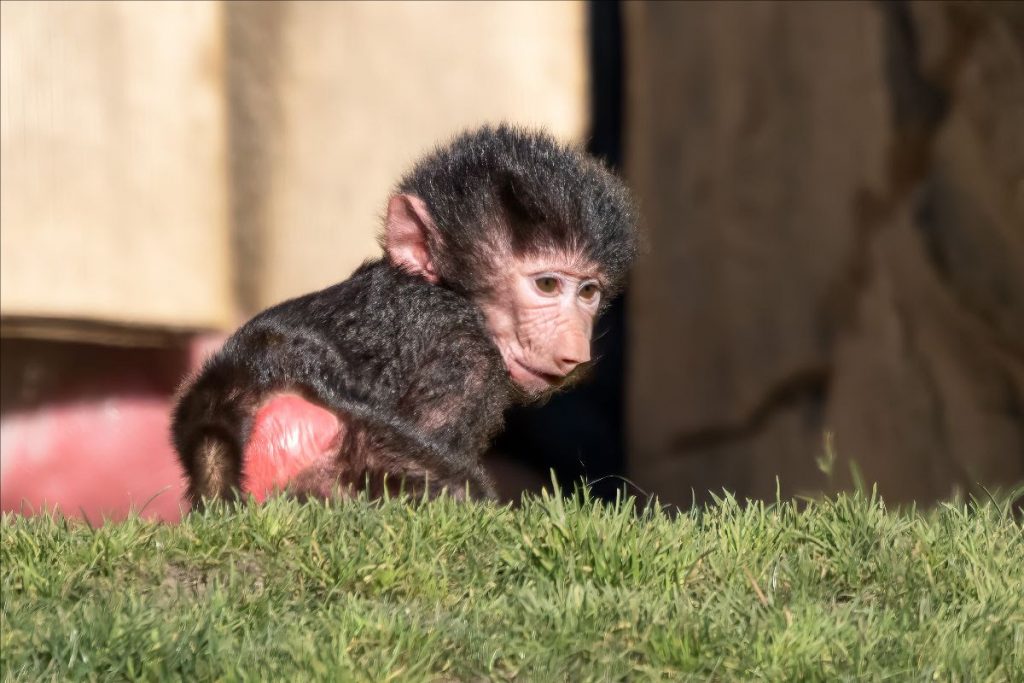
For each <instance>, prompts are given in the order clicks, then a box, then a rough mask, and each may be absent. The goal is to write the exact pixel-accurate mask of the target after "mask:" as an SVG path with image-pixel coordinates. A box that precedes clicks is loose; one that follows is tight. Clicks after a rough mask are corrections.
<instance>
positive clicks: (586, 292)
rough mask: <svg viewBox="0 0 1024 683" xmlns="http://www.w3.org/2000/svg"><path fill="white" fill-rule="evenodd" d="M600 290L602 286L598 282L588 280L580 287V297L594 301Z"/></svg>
mask: <svg viewBox="0 0 1024 683" xmlns="http://www.w3.org/2000/svg"><path fill="white" fill-rule="evenodd" d="M600 291H601V290H600V288H599V287H598V286H597V285H596V284H594V283H593V282H588V283H587V284H585V285H583V286H582V287H580V298H581V299H583V300H584V301H593V300H594V297H595V296H597V294H598V293H599V292H600Z"/></svg>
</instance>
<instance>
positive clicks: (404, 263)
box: [384, 194, 438, 284]
mask: <svg viewBox="0 0 1024 683" xmlns="http://www.w3.org/2000/svg"><path fill="white" fill-rule="evenodd" d="M436 234H437V228H436V227H435V226H434V219H432V218H431V217H430V210H429V209H427V203H426V202H424V201H423V200H422V199H420V198H419V197H417V196H416V195H411V194H396V195H395V196H393V197H392V198H391V201H390V202H388V215H387V219H386V220H385V222H384V252H385V253H386V254H387V257H388V261H390V262H391V263H392V265H395V266H398V267H399V268H401V269H402V270H405V271H407V272H409V273H412V274H414V275H419V276H421V277H423V278H425V279H426V280H427V281H428V282H431V283H434V284H437V281H438V277H437V271H436V270H434V261H433V259H431V258H430V241H429V237H430V236H431V235H436Z"/></svg>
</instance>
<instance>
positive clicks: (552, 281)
mask: <svg viewBox="0 0 1024 683" xmlns="http://www.w3.org/2000/svg"><path fill="white" fill-rule="evenodd" d="M533 282H534V284H536V285H537V289H539V290H540V291H542V292H543V293H545V294H554V293H555V292H557V291H558V278H554V277H549V276H545V277H539V278H537V279H536V280H534V281H533Z"/></svg>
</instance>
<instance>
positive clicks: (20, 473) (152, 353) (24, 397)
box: [0, 338, 340, 523]
mask: <svg viewBox="0 0 1024 683" xmlns="http://www.w3.org/2000/svg"><path fill="white" fill-rule="evenodd" d="M220 342H221V339H220V338H197V339H194V340H193V341H192V342H191V343H190V344H189V345H186V346H183V347H181V348H178V349H131V348H118V347H107V346H98V345H91V344H77V343H61V342H46V341H38V340H35V341H32V340H4V341H3V342H2V343H3V347H2V348H3V360H4V362H3V365H2V366H0V372H2V389H3V403H2V404H0V405H2V413H0V508H2V509H3V510H4V511H15V512H22V513H25V514H34V513H39V512H42V511H46V510H53V509H57V510H60V511H61V512H62V513H63V514H65V515H67V516H69V517H85V518H87V519H88V520H89V521H90V522H92V523H100V522H102V521H103V520H106V519H113V520H116V519H123V518H124V517H125V516H126V515H127V514H128V512H129V511H130V510H132V509H134V510H137V511H139V512H140V513H141V514H142V515H143V516H144V517H148V518H153V519H161V520H165V521H176V520H178V519H179V518H180V517H181V515H182V513H183V512H184V511H186V510H187V509H188V503H187V501H186V500H185V499H184V493H185V478H184V472H183V470H182V468H181V465H180V464H179V463H178V458H177V455H176V454H175V452H174V449H173V448H172V447H171V441H170V411H171V409H172V407H173V403H174V398H173V397H174V395H175V392H176V389H177V387H178V385H179V384H180V382H181V381H182V379H183V378H184V377H186V376H187V375H188V374H189V373H190V372H192V371H193V370H194V369H195V368H197V367H198V366H199V365H200V364H201V362H202V359H203V358H204V357H205V356H206V355H207V354H208V353H210V352H211V351H212V350H214V349H216V348H217V347H218V346H219V344H220ZM339 437H340V423H339V421H338V419H337V418H336V417H335V416H334V414H333V413H331V412H329V411H328V410H325V409H324V408H322V407H320V406H317V405H314V404H312V403H310V402H309V401H306V400H305V399H303V398H302V397H300V396H298V395H295V394H279V395H277V396H274V397H273V398H271V399H270V400H269V401H267V402H266V403H265V404H264V405H263V406H262V407H261V409H260V410H259V411H258V412H257V414H256V418H255V420H254V424H253V430H252V435H251V438H250V441H249V444H248V446H247V448H246V451H245V456H244V457H245V461H246V462H245V472H246V475H247V476H246V479H245V481H244V482H243V489H244V490H245V491H247V492H249V493H251V494H252V495H253V496H254V497H255V498H256V499H257V500H260V501H262V500H264V499H265V498H266V497H267V495H268V494H270V493H272V492H273V491H274V490H275V489H281V488H283V487H284V485H285V484H286V482H287V481H288V480H289V479H290V478H291V477H293V476H294V475H296V474H297V473H298V472H300V471H301V470H303V469H304V468H306V467H307V466H309V465H311V464H312V463H315V462H316V461H317V460H319V459H321V458H323V456H325V455H327V454H329V453H330V452H332V451H333V448H334V447H335V445H336V444H337V443H338V441H339Z"/></svg>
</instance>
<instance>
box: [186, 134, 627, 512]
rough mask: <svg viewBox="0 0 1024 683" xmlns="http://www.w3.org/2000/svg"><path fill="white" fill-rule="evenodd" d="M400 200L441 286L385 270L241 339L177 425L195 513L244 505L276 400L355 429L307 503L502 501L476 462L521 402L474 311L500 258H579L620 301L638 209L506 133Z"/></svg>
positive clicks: (479, 142) (253, 328)
mask: <svg viewBox="0 0 1024 683" xmlns="http://www.w3.org/2000/svg"><path fill="white" fill-rule="evenodd" d="M398 191H399V192H403V193H410V194H415V195H416V196H418V197H420V198H421V199H423V200H424V202H426V204H427V206H428V207H429V210H430V212H431V215H432V217H433V219H434V222H435V224H436V228H437V233H438V234H437V235H435V239H434V240H432V243H431V245H430V246H431V254H432V256H433V258H434V261H435V265H436V267H437V270H438V274H439V276H440V280H441V283H440V286H436V285H431V284H429V283H428V282H427V281H426V280H424V279H422V278H420V277H417V276H413V275H409V274H406V273H404V272H402V271H401V270H399V269H398V268H396V267H394V266H392V265H390V264H389V263H387V262H386V261H384V260H378V261H373V262H369V263H367V264H365V265H363V266H362V267H361V268H359V269H358V270H357V271H356V272H355V273H354V274H353V275H352V277H351V278H350V279H348V280H346V281H345V282H342V283H340V284H337V285H334V286H333V287H329V288H327V289H324V290H322V291H320V292H316V293H313V294H309V295H306V296H303V297H299V298H297V299H293V300H291V301H287V302H285V303H282V304H279V305H277V306H274V307H273V308H270V309H268V310H266V311H264V312H263V313H260V314H259V315H257V316H256V317H255V318H253V319H252V320H250V321H249V322H248V323H246V324H245V325H243V326H242V327H241V328H240V329H239V330H238V331H237V332H236V333H235V334H234V335H233V336H232V337H231V338H230V339H229V340H228V341H227V343H226V344H225V345H224V347H223V348H222V349H221V350H220V351H219V352H218V353H217V354H215V355H214V356H213V357H212V358H211V359H210V360H209V361H208V362H207V363H206V365H205V366H204V367H203V369H202V371H201V372H200V373H199V375H198V376H197V377H196V379H195V380H194V382H192V384H191V385H190V386H189V387H188V388H187V390H186V392H185V393H184V394H183V396H182V398H181V400H180V402H179V403H178V405H177V407H176V409H175V411H174V415H173V424H172V435H173V439H174V445H175V448H176V449H177V451H178V453H179V455H180V457H181V461H182V463H183V465H184V468H185V471H186V474H187V475H188V479H189V497H190V499H191V500H192V502H193V504H195V505H198V504H199V503H200V502H201V499H202V498H203V497H221V498H228V497H231V496H232V495H233V494H234V492H235V491H236V490H237V488H238V487H239V485H240V483H241V477H242V472H241V466H242V453H243V451H244V447H245V442H246V440H247V439H248V435H249V432H250V430H251V427H252V424H251V423H252V418H253V415H254V413H255V411H256V410H257V408H258V407H259V405H260V404H261V403H262V402H263V401H264V400H265V399H266V397H267V396H268V395H269V394H271V393H273V392H276V391H295V392H297V393H300V394H302V395H304V396H306V397H307V398H308V399H309V400H311V401H313V402H315V403H318V404H320V405H323V406H325V407H326V408H328V409H331V410H333V411H335V412H336V413H337V414H338V415H339V416H341V417H342V419H343V421H344V422H345V424H346V425H347V433H346V436H345V438H344V440H343V443H341V444H340V446H339V455H338V458H337V459H336V463H335V467H336V470H334V471H328V472H323V473H321V474H320V475H319V476H317V477H312V479H313V481H308V482H307V481H301V480H299V481H295V482H294V483H293V486H292V491H293V492H294V493H297V494H299V495H318V496H320V495H325V494H326V493H327V492H325V491H324V490H323V482H324V481H330V482H336V484H337V486H338V487H340V489H341V490H343V491H344V490H350V489H352V488H361V487H364V486H368V487H369V488H370V490H371V492H372V493H380V492H382V491H383V490H385V489H390V490H394V489H395V487H397V486H400V485H402V481H403V480H404V483H405V487H406V490H410V491H421V490H423V489H424V487H425V486H426V484H427V482H428V481H429V482H430V488H431V489H433V490H439V489H440V488H442V487H447V488H448V489H449V491H451V492H453V493H456V494H458V493H460V492H462V491H465V490H466V487H468V491H469V493H470V495H472V496H474V497H492V496H493V489H492V487H491V484H490V482H489V480H488V478H487V476H486V474H485V473H484V471H483V469H482V467H481V465H480V463H479V456H480V455H481V454H482V453H483V451H484V450H485V449H486V448H487V445H488V444H489V443H490V440H491V439H492V438H493V437H494V435H495V434H496V433H497V432H498V430H500V428H501V426H502V421H503V413H504V411H505V409H506V408H507V407H508V406H509V405H510V404H511V403H512V402H513V400H515V398H516V396H517V393H516V391H515V390H514V388H513V386H512V384H511V382H510V380H509V379H508V374H507V371H506V369H505V366H504V363H503V361H502V359H501V355H500V354H499V352H498V349H497V348H496V346H495V345H494V343H493V342H492V341H491V339H490V336H489V334H488V332H487V330H486V327H485V322H484V319H483V315H482V313H481V312H480V310H479V308H478V307H477V305H476V304H475V303H474V299H475V297H478V296H480V295H481V294H482V293H483V292H484V290H485V289H486V288H487V286H488V283H489V281H490V276H491V274H492V273H493V272H494V270H493V269H494V268H495V267H498V266H500V263H496V262H495V259H500V258H501V257H502V256H503V255H504V256H505V257H506V258H507V257H508V256H509V255H508V254H507V253H504V254H503V250H502V249H501V248H499V246H500V245H502V244H505V245H509V246H510V247H511V249H512V250H513V254H512V255H519V254H524V253H530V252H531V251H538V250H542V249H563V250H564V249H567V248H570V247H572V246H574V245H575V246H581V247H582V249H583V252H584V253H585V255H586V256H587V257H588V258H589V259H591V260H593V261H594V262H596V263H597V264H599V265H600V267H601V269H602V273H603V275H604V278H605V287H606V291H608V289H611V288H614V287H615V286H616V285H617V284H618V283H619V282H620V281H621V279H622V276H623V275H624V273H625V270H626V268H627V267H628V264H629V262H630V260H631V259H632V257H633V252H634V249H635V243H634V238H633V228H632V210H631V206H630V203H629V200H628V195H627V193H626V190H625V188H624V187H623V186H622V184H621V182H620V181H618V180H617V179H616V178H615V177H614V176H612V175H611V174H610V173H608V172H607V171H606V170H605V169H604V168H603V167H602V166H601V165H600V164H598V163H597V162H595V161H593V160H591V159H589V158H587V157H585V156H583V155H581V154H580V153H578V152H576V151H573V150H571V149H570V148H567V147H564V146H561V145H559V144H558V143H556V142H555V141H554V140H553V139H552V138H550V137H548V136H547V135H544V134H540V133H528V132H523V131H518V130H515V129H512V128H509V127H504V126H503V127H499V128H497V129H492V128H484V129H481V130H479V131H476V132H473V133H468V134H464V135H462V136H460V137H458V138H456V139H455V140H454V141H452V142H451V143H450V144H449V145H447V146H445V147H443V148H441V149H439V150H437V151H436V152H434V153H433V154H432V155H430V156H428V157H427V158H425V159H424V160H423V161H421V162H420V163H419V164H418V165H417V166H416V167H415V168H414V169H413V170H412V172H411V173H410V174H409V175H408V176H407V177H406V178H405V179H404V180H403V181H402V182H401V183H400V185H399V188H398ZM506 250H507V249H506ZM385 477H387V478H388V482H385ZM300 479H301V478H300Z"/></svg>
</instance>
